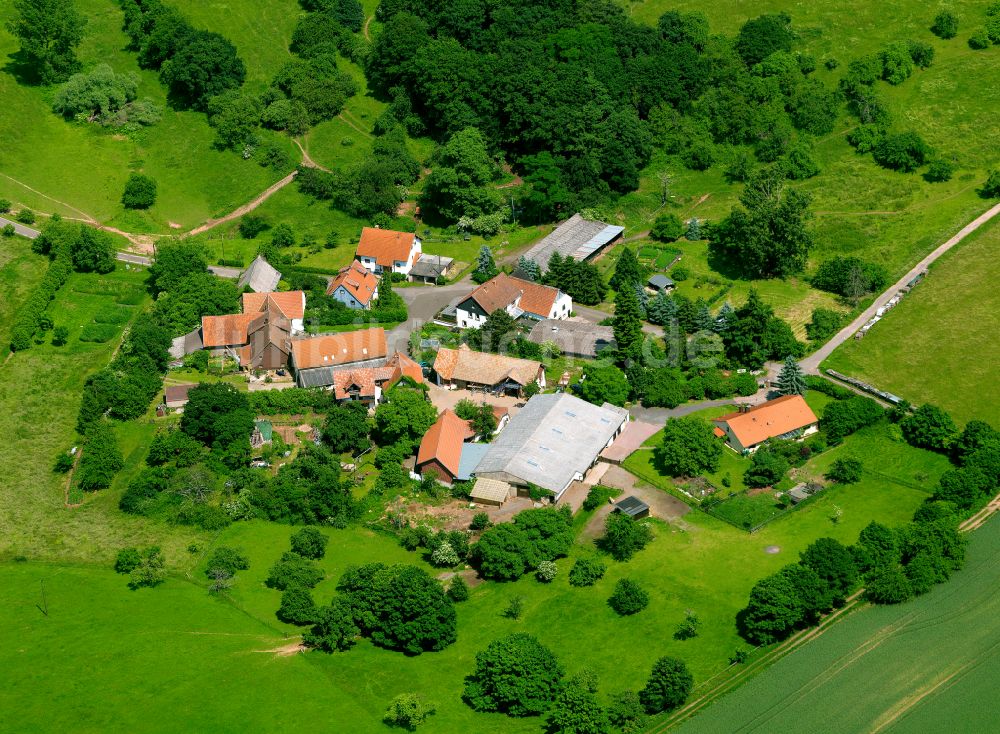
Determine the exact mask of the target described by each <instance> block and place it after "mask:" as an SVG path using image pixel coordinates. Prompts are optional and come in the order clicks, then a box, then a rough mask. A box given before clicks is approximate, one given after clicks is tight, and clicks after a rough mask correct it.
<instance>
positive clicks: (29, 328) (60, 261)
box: [10, 249, 73, 352]
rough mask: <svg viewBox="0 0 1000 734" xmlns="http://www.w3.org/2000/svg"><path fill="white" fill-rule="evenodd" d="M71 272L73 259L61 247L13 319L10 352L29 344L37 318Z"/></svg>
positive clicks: (22, 348) (36, 327) (17, 350)
mask: <svg viewBox="0 0 1000 734" xmlns="http://www.w3.org/2000/svg"><path fill="white" fill-rule="evenodd" d="M71 272H73V259H72V257H71V256H70V254H69V251H68V250H67V249H61V250H60V251H59V252H58V253H56V257H55V259H54V260H53V261H52V262H51V263H50V264H49V269H48V270H47V271H46V272H45V277H44V278H42V282H41V283H39V284H38V287H36V288H35V291H34V293H32V294H31V296H30V297H29V298H28V300H27V301H26V302H25V304H24V305H23V306H22V307H21V311H20V313H18V315H17V318H16V319H15V320H14V328H12V329H11V332H10V349H11V351H12V352H20V351H22V350H24V349H28V348H29V347H30V346H31V340H32V338H33V337H34V336H35V332H36V331H38V321H39V319H40V318H41V317H42V314H43V313H44V312H45V309H46V308H48V305H49V302H50V301H51V300H52V299H53V298H55V297H56V293H58V292H59V289H60V288H62V286H63V284H64V283H65V282H66V279H67V278H69V274H70V273H71Z"/></svg>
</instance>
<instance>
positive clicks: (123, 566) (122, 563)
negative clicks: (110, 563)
mask: <svg viewBox="0 0 1000 734" xmlns="http://www.w3.org/2000/svg"><path fill="white" fill-rule="evenodd" d="M141 563H142V556H140V555H139V549H138V548H122V549H121V550H120V551H118V555H117V556H116V557H115V571H116V572H117V573H122V574H128V573H132V571H134V570H135V569H136V568H138V567H139V564H141Z"/></svg>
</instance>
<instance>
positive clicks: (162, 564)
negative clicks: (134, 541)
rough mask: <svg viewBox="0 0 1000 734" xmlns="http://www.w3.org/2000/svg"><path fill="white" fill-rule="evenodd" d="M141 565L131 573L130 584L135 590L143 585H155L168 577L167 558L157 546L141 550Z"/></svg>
mask: <svg viewBox="0 0 1000 734" xmlns="http://www.w3.org/2000/svg"><path fill="white" fill-rule="evenodd" d="M139 555H140V556H141V560H140V562H139V565H138V566H136V567H135V568H133V569H132V572H131V573H130V574H129V581H128V586H129V588H130V589H132V590H133V591H135V590H136V589H139V588H142V587H153V586H157V585H158V584H161V583H163V581H164V579H166V578H167V569H166V560H165V559H164V557H163V553H161V552H160V549H159V548H158V547H156V546H152V547H150V548H146V549H145V550H143V551H140V554H139Z"/></svg>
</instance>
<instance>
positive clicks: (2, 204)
mask: <svg viewBox="0 0 1000 734" xmlns="http://www.w3.org/2000/svg"><path fill="white" fill-rule="evenodd" d="M10 207H11V203H10V199H0V214H7V213H8V212H9V211H10Z"/></svg>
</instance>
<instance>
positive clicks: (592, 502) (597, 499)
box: [582, 484, 618, 512]
mask: <svg viewBox="0 0 1000 734" xmlns="http://www.w3.org/2000/svg"><path fill="white" fill-rule="evenodd" d="M616 494H618V490H614V489H611V488H610V487H603V486H601V485H600V484H598V485H596V486H594V487H591V488H590V491H588V492H587V498H586V499H585V500H584V501H583V505H582V507H583V509H584V510H585V511H586V512H591V511H593V510H596V509H597V508H598V507H600V506H601V505H603V504H606V503H607V501H608V500H609V499H611V498H612V497H614V496H615V495H616Z"/></svg>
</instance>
